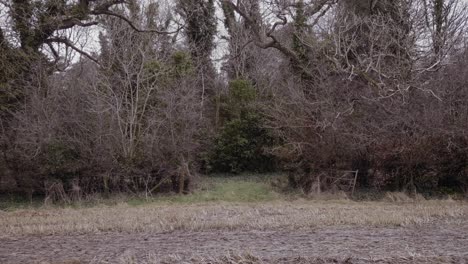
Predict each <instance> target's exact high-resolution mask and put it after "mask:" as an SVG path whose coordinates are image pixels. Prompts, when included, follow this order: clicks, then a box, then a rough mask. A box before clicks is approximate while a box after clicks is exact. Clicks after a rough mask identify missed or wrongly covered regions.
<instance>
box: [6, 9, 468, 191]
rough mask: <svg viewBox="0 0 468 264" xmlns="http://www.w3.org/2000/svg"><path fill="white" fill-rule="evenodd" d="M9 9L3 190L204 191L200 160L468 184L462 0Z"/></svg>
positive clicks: (317, 181)
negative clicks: (197, 180) (198, 185)
mask: <svg viewBox="0 0 468 264" xmlns="http://www.w3.org/2000/svg"><path fill="white" fill-rule="evenodd" d="M0 9H1V10H5V11H0V16H1V18H0V49H1V50H0V116H1V123H0V154H1V157H0V192H2V193H22V194H26V195H29V196H32V195H33V194H41V195H47V196H48V197H49V198H51V199H60V198H64V197H67V199H71V198H73V197H81V196H82V195H86V194H90V193H103V194H109V193H112V192H127V193H140V192H142V191H143V192H146V193H147V194H152V193H156V192H160V191H165V190H172V191H175V192H177V193H187V192H190V190H191V188H192V185H193V179H194V177H195V176H196V175H197V174H207V173H212V172H228V173H240V172H244V171H257V172H268V171H287V172H288V174H289V177H288V179H289V184H290V185H291V187H294V188H301V189H302V190H303V191H305V192H311V191H313V190H314V188H318V189H319V190H326V189H334V188H337V186H336V185H337V181H336V180H335V178H336V177H335V176H336V175H337V174H339V172H341V171H356V172H357V186H358V187H364V188H371V189H377V190H382V189H391V190H406V191H419V192H421V191H435V190H449V191H459V192H465V193H466V192H467V191H468V46H467V45H466V40H467V38H466V37H467V34H466V33H467V32H468V31H467V30H466V29H467V28H466V26H467V21H468V11H467V10H468V9H466V5H465V4H464V2H463V1H461V0H398V1H390V0H382V1H370V0H352V1H339V0H295V1H263V0H242V1H231V0H217V1H215V0H203V1H202V0H177V1H167V2H165V1H153V2H147V1H142V2H138V1H137V0H131V1H105V0H99V1H86V0H83V1H78V2H77V1H67V0H61V1H57V0H42V1H33V0H27V1H15V0H12V1H6V2H0ZM91 40H92V41H91ZM220 55H222V58H221V56H220ZM317 185H318V186H317Z"/></svg>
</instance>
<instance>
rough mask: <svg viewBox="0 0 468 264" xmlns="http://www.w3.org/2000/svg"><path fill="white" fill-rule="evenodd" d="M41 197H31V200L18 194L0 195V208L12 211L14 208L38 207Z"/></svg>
mask: <svg viewBox="0 0 468 264" xmlns="http://www.w3.org/2000/svg"><path fill="white" fill-rule="evenodd" d="M41 205H42V199H40V198H38V197H33V199H32V200H30V199H27V198H25V197H22V196H20V195H6V194H5V195H0V210H3V211H12V210H16V209H26V208H39V207H40V206H41Z"/></svg>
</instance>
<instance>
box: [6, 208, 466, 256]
mask: <svg viewBox="0 0 468 264" xmlns="http://www.w3.org/2000/svg"><path fill="white" fill-rule="evenodd" d="M8 263H53V264H58V263H62V264H64V263H68V264H72V263H73V264H78V263H80V264H82V263H93V264H98V263H99V264H101V263H122V264H130V263H132V264H134V263H145V264H157V263H171V264H173V263H197V264H201V263H212V264H228V263H229V264H240V263H242V264H258V263H262V264H263V263H291V264H292V263H294V264H299V263H300V264H304V263H421V264H422V263H468V204H467V203H466V202H462V201H460V202H455V201H452V200H446V201H443V200H442V201H437V200H434V201H419V202H415V201H414V202H405V203H388V202H353V201H305V200H303V201H301V200H298V201H292V202H286V201H274V202H262V203H207V204H186V205H183V204H179V205H178V204H168V205H164V204H162V205H161V204H157V203H156V204H145V205H142V206H137V207H134V206H130V205H127V204H121V205H116V206H98V207H93V208H76V209H73V208H38V209H21V210H14V211H0V264H8Z"/></svg>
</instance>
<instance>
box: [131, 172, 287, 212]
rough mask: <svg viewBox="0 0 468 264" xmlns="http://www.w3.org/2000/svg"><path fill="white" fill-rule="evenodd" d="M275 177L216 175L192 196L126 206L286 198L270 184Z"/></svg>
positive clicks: (162, 197)
mask: <svg viewBox="0 0 468 264" xmlns="http://www.w3.org/2000/svg"><path fill="white" fill-rule="evenodd" d="M274 177H277V176H276V175H244V176H227V175H222V176H220V175H216V176H214V177H204V178H202V179H201V180H200V182H199V184H198V186H197V188H196V189H195V190H194V192H193V193H191V194H187V195H174V194H171V195H160V196H155V197H152V198H150V199H148V200H147V199H141V198H136V199H130V200H129V201H128V202H127V203H128V204H130V205H134V206H138V205H142V204H146V203H147V202H163V203H204V202H261V201H272V200H277V199H281V198H283V195H282V194H280V193H279V192H277V191H276V190H275V189H274V188H273V187H272V185H271V183H270V181H271V179H272V178H274Z"/></svg>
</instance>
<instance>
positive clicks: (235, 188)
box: [0, 174, 287, 211]
mask: <svg viewBox="0 0 468 264" xmlns="http://www.w3.org/2000/svg"><path fill="white" fill-rule="evenodd" d="M278 177H281V175H276V174H250V175H249V174H243V175H229V174H217V175H211V176H203V177H201V178H199V179H198V181H197V182H196V185H195V188H194V190H193V192H192V193H190V194H187V195H178V194H174V193H170V194H167V193H166V194H155V195H153V196H150V197H145V195H144V194H140V195H138V196H135V195H133V196H131V195H127V194H115V195H112V196H111V197H108V198H105V197H103V196H102V195H100V194H96V195H94V196H90V197H87V198H84V199H82V200H81V201H77V202H73V203H57V204H48V205H44V199H43V197H37V198H35V199H34V200H33V201H32V202H31V201H29V200H27V199H24V198H22V197H19V196H14V197H13V196H12V197H10V196H8V197H7V196H4V197H0V210H5V211H14V210H18V209H27V208H50V207H57V208H75V209H77V208H89V207H94V206H98V205H107V206H114V205H117V204H119V203H127V204H129V205H131V206H140V205H145V204H148V203H162V204H172V203H182V204H192V203H207V202H233V203H236V202H262V201H272V200H278V199H285V198H286V196H287V195H286V194H283V193H281V192H280V191H279V190H277V189H275V188H274V187H273V185H272V181H274V180H275V179H277V178H278Z"/></svg>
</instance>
